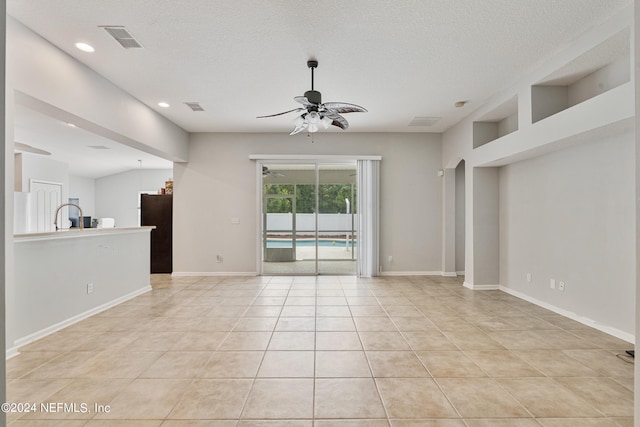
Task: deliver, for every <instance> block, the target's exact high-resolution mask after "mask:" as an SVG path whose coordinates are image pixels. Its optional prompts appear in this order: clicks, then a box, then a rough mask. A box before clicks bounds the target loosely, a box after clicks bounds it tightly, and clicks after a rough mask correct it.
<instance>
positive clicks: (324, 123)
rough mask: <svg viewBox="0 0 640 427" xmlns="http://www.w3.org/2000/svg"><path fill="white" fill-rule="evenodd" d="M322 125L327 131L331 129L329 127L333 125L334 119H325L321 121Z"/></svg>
mask: <svg viewBox="0 0 640 427" xmlns="http://www.w3.org/2000/svg"><path fill="white" fill-rule="evenodd" d="M320 123H322V126H323V127H324V128H325V129H329V126H331V124H332V123H333V119H330V118H329V117H326V116H325V117H323V118H322V120H320Z"/></svg>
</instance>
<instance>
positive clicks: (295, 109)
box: [256, 108, 305, 119]
mask: <svg viewBox="0 0 640 427" xmlns="http://www.w3.org/2000/svg"><path fill="white" fill-rule="evenodd" d="M294 111H296V112H299V111H305V109H304V108H294V109H293V110H289V111H284V112H282V113H277V114H270V115H268V116H258V117H256V118H257V119H264V118H267V117H275V116H281V115H283V114H288V113H292V112H294Z"/></svg>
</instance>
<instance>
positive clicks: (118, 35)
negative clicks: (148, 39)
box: [102, 26, 142, 49]
mask: <svg viewBox="0 0 640 427" xmlns="http://www.w3.org/2000/svg"><path fill="white" fill-rule="evenodd" d="M102 28H104V30H105V31H106V32H107V33H109V34H110V35H111V37H113V38H114V39H116V41H117V42H118V43H120V46H122V47H123V48H125V49H140V48H142V45H141V44H140V43H138V41H137V40H136V39H134V38H133V36H132V35H131V33H130V32H129V31H127V29H126V28H125V27H122V26H103V27H102Z"/></svg>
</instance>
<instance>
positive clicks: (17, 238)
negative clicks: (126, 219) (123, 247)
mask: <svg viewBox="0 0 640 427" xmlns="http://www.w3.org/2000/svg"><path fill="white" fill-rule="evenodd" d="M154 228H156V227H154V226H145V227H111V228H83V229H79V228H65V229H61V230H58V231H49V232H45V233H24V234H14V235H13V240H14V242H16V243H17V242H29V241H34V240H51V239H70V238H77V237H90V236H101V235H105V234H126V233H138V232H142V231H150V230H153V229H154Z"/></svg>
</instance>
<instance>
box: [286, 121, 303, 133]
mask: <svg viewBox="0 0 640 427" xmlns="http://www.w3.org/2000/svg"><path fill="white" fill-rule="evenodd" d="M306 128H307V123H302V124H300V125H296V128H295V129H294V130H293V131H291V133H290V134H289V135H295V134H296V133H300V132H302V131H303V130H305V129H306Z"/></svg>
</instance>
